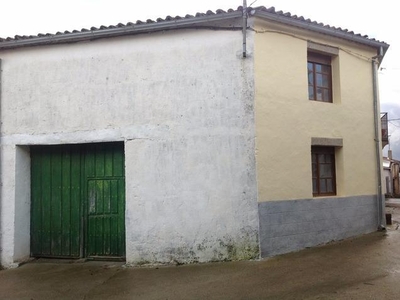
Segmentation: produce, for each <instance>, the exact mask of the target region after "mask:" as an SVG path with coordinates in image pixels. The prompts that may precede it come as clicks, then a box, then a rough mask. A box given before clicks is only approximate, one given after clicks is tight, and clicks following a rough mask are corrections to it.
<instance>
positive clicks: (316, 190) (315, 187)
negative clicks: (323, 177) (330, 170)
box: [312, 179, 318, 194]
mask: <svg viewBox="0 0 400 300" xmlns="http://www.w3.org/2000/svg"><path fill="white" fill-rule="evenodd" d="M312 191H313V194H317V193H318V188H317V179H313V180H312Z"/></svg>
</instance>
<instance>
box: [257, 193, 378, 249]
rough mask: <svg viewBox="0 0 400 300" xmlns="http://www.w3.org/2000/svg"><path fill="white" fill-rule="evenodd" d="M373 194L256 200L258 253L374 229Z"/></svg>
mask: <svg viewBox="0 0 400 300" xmlns="http://www.w3.org/2000/svg"><path fill="white" fill-rule="evenodd" d="M377 211H378V210H377V197H376V195H368V196H354V197H343V198H338V197H334V198H315V199H303V200H289V201H271V202H261V203H259V214H260V215H259V219H260V246H261V256H262V257H268V256H274V255H278V254H283V253H288V252H292V251H298V250H301V249H304V248H306V247H312V246H316V245H320V244H324V243H327V242H330V241H335V240H340V239H343V238H348V237H352V236H356V235H360V234H365V233H369V232H373V231H376V230H377V228H378V223H377V222H378V220H377V213H378V212H377Z"/></svg>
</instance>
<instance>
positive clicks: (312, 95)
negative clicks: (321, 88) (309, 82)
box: [308, 86, 315, 100]
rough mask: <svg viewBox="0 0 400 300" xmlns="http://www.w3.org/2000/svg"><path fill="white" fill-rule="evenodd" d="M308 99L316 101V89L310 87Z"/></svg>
mask: <svg viewBox="0 0 400 300" xmlns="http://www.w3.org/2000/svg"><path fill="white" fill-rule="evenodd" d="M308 99H311V100H315V96H314V88H313V87H312V86H309V87H308Z"/></svg>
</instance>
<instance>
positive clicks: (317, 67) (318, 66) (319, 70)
mask: <svg viewBox="0 0 400 300" xmlns="http://www.w3.org/2000/svg"><path fill="white" fill-rule="evenodd" d="M315 71H316V72H321V71H322V65H320V64H315Z"/></svg>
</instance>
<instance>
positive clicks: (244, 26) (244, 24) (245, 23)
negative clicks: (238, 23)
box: [243, 0, 247, 58]
mask: <svg viewBox="0 0 400 300" xmlns="http://www.w3.org/2000/svg"><path fill="white" fill-rule="evenodd" d="M246 35H247V0H243V58H246V55H247V51H246V38H247V37H246Z"/></svg>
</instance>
